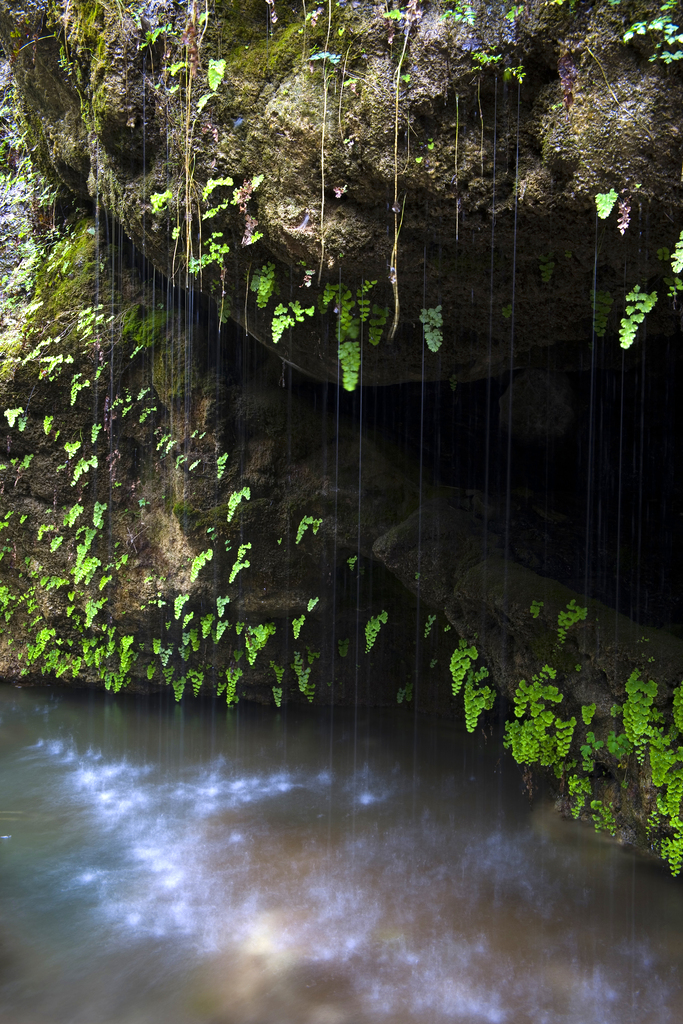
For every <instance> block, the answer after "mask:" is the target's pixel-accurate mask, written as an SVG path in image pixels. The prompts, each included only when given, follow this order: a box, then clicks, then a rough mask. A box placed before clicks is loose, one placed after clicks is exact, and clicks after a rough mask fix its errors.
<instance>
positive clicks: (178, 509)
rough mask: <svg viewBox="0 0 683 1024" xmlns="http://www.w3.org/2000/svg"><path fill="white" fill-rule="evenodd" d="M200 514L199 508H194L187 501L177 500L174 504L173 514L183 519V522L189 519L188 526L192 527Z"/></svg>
mask: <svg viewBox="0 0 683 1024" xmlns="http://www.w3.org/2000/svg"><path fill="white" fill-rule="evenodd" d="M200 514H201V513H200V512H199V509H196V508H194V506H193V505H190V503H189V502H187V501H176V502H175V504H174V505H173V515H174V516H175V517H176V519H179V520H181V522H184V521H185V520H187V524H188V527H190V528H192V527H193V526H194V522H195V521H196V519H197V518H198V517H199V515H200Z"/></svg>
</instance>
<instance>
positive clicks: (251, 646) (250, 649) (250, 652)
mask: <svg viewBox="0 0 683 1024" xmlns="http://www.w3.org/2000/svg"><path fill="white" fill-rule="evenodd" d="M274 635H275V623H273V622H266V623H264V624H262V625H258V626H247V632H246V634H245V637H244V643H245V647H246V649H247V661H248V662H249V664H250V665H252V666H253V664H254V662H255V661H256V656H257V654H258V653H259V651H262V650H263V648H264V647H265V646H266V643H267V642H268V637H270V636H274Z"/></svg>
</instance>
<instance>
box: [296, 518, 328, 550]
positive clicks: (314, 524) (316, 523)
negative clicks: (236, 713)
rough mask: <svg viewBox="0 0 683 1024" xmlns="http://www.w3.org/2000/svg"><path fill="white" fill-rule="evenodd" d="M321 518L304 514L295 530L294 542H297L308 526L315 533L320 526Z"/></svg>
mask: <svg viewBox="0 0 683 1024" xmlns="http://www.w3.org/2000/svg"><path fill="white" fill-rule="evenodd" d="M322 522H323V521H322V519H314V518H313V517H312V516H304V517H303V519H302V520H301V522H300V523H299V526H298V527H297V531H296V543H297V544H299V543H300V541H301V540H302V538H303V535H304V534H305V532H306V530H307V529H308V527H309V526H310V527H311V529H312V530H313V534H314V535H315V534H316V533H317V532H318V530H319V529H320V527H321V526H322Z"/></svg>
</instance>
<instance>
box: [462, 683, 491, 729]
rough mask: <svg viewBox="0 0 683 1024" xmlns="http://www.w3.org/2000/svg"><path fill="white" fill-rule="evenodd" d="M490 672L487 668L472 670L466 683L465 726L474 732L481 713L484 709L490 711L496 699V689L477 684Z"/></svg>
mask: <svg viewBox="0 0 683 1024" xmlns="http://www.w3.org/2000/svg"><path fill="white" fill-rule="evenodd" d="M488 674H489V671H488V669H487V668H480V669H479V671H478V672H472V670H470V671H469V672H468V673H467V682H466V683H465V694H464V697H465V728H466V729H467V731H468V732H474V730H475V729H476V727H477V722H478V720H479V715H480V714H481V713H482V711H484V710H486V711H490V710H491V708H492V707H493V702H494V700H495V696H496V693H495V690H493V689H491V687H490V686H482V687H477V686H476V685H475V684H476V683H480V682H481V681H482V679H486V678H487V676H488Z"/></svg>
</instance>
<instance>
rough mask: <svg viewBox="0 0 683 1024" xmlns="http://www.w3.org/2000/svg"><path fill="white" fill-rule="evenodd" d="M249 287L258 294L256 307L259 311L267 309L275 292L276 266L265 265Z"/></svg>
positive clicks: (257, 272)
mask: <svg viewBox="0 0 683 1024" xmlns="http://www.w3.org/2000/svg"><path fill="white" fill-rule="evenodd" d="M249 287H250V289H251V291H252V292H256V305H257V306H258V308H259V309H265V308H266V306H267V305H268V300H269V299H270V297H271V295H272V294H273V292H274V291H275V264H274V263H264V264H263V266H262V267H261V268H260V270H256V271H255V272H254V275H253V277H252V279H251V282H250V284H249Z"/></svg>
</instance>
